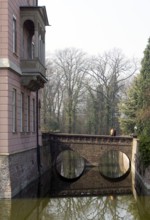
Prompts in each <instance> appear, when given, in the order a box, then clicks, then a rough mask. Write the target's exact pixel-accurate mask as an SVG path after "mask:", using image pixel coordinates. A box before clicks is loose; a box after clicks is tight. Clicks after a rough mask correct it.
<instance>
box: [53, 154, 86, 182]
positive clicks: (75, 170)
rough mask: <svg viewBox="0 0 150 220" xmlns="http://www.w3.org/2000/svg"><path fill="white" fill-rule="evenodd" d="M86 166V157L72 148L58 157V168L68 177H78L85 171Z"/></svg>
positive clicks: (60, 172) (61, 173) (59, 171)
mask: <svg viewBox="0 0 150 220" xmlns="http://www.w3.org/2000/svg"><path fill="white" fill-rule="evenodd" d="M84 166H85V162H84V159H83V158H82V157H80V155H79V154H78V153H77V152H74V151H72V150H65V151H63V152H61V153H60V154H59V155H58V157H57V159H56V169H57V171H58V173H59V174H60V175H61V176H62V177H64V178H66V179H76V178H78V177H79V176H80V175H81V174H82V173H83V170H84Z"/></svg>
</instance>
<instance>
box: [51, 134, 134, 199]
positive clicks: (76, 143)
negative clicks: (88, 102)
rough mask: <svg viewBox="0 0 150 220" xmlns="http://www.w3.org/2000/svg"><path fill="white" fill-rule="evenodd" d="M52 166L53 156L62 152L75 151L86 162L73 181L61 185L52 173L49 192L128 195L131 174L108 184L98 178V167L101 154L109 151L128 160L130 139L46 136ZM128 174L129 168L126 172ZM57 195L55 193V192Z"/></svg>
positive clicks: (91, 136) (130, 185)
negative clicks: (83, 169) (81, 173)
mask: <svg viewBox="0 0 150 220" xmlns="http://www.w3.org/2000/svg"><path fill="white" fill-rule="evenodd" d="M48 139H49V143H50V149H51V157H52V167H53V168H54V169H55V163H56V159H57V156H58V155H59V154H60V153H61V152H62V151H65V150H73V151H75V152H77V153H78V154H79V155H80V156H81V157H83V158H84V159H85V161H86V170H85V172H84V173H83V175H82V176H81V177H80V178H79V179H78V180H76V181H75V182H71V183H67V187H66V183H64V181H63V180H62V179H60V178H58V176H57V174H56V173H55V172H54V173H53V178H52V192H53V193H54V195H55V194H58V195H59V196H61V195H67V196H68V195H80V193H82V194H83V195H99V194H102V195H104V194H124V193H125V194H126V193H132V175H131V172H129V173H128V175H127V176H126V178H123V179H121V180H119V181H113V180H112V181H111V180H108V179H106V178H104V177H103V176H102V175H100V173H99V171H98V165H99V162H100V159H101V157H103V155H104V153H106V152H108V151H110V150H116V151H120V152H123V153H124V154H126V156H127V157H128V158H129V161H130V164H131V161H132V146H133V138H132V137H128V136H127V137H126V136H99V135H78V134H62V133H58V134H57V133H54V134H49V138H48ZM130 171H131V169H130ZM58 192H59V193H58Z"/></svg>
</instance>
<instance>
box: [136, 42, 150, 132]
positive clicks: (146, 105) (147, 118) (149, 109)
mask: <svg viewBox="0 0 150 220" xmlns="http://www.w3.org/2000/svg"><path fill="white" fill-rule="evenodd" d="M137 126H138V129H139V133H140V134H143V135H149V134H150V38H149V40H148V45H147V47H146V49H145V51H144V57H143V59H142V62H141V71H140V79H139V92H138V111H137Z"/></svg>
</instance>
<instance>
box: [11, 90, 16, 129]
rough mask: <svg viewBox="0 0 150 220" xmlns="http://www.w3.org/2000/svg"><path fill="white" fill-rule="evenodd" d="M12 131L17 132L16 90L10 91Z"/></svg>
mask: <svg viewBox="0 0 150 220" xmlns="http://www.w3.org/2000/svg"><path fill="white" fill-rule="evenodd" d="M12 132H13V133H16V132H17V90H16V89H15V88H13V91H12Z"/></svg>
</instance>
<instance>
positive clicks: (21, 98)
mask: <svg viewBox="0 0 150 220" xmlns="http://www.w3.org/2000/svg"><path fill="white" fill-rule="evenodd" d="M20 131H21V132H23V131H24V94H23V92H22V93H21V95H20Z"/></svg>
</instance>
